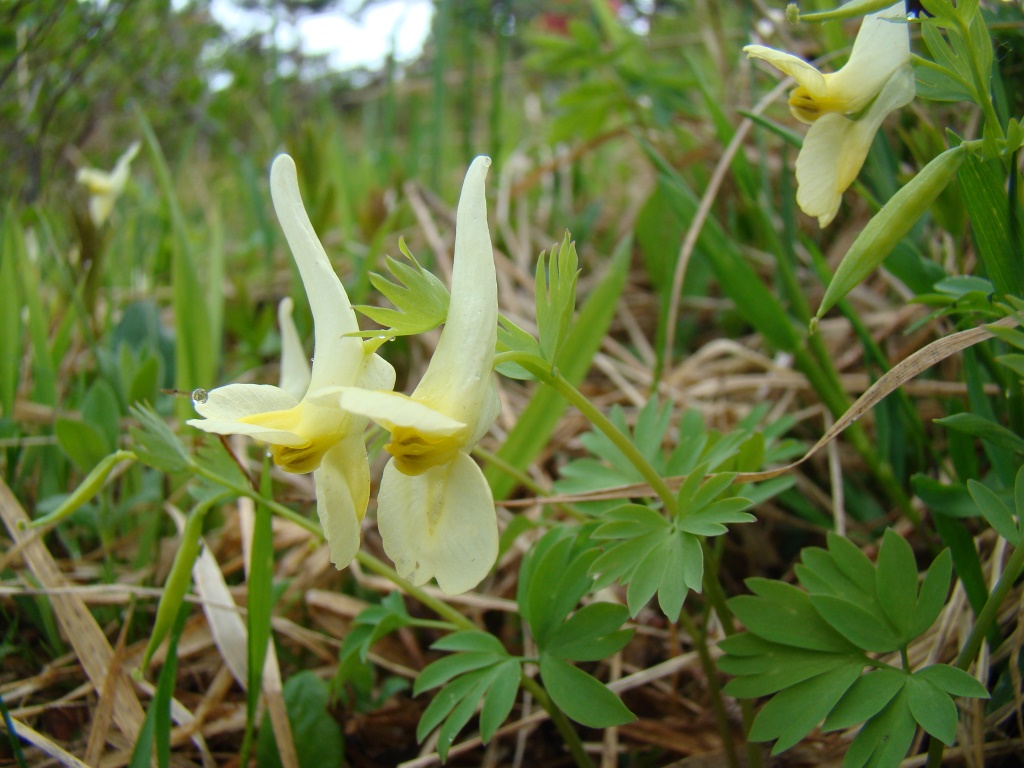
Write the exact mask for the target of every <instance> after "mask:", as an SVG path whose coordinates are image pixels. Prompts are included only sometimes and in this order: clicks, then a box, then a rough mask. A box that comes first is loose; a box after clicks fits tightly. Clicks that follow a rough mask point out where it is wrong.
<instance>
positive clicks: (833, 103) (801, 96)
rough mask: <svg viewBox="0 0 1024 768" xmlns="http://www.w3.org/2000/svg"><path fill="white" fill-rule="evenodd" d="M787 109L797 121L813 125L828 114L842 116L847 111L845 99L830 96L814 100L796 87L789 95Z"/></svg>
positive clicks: (806, 92)
mask: <svg viewBox="0 0 1024 768" xmlns="http://www.w3.org/2000/svg"><path fill="white" fill-rule="evenodd" d="M789 108H790V110H791V111H792V112H793V116H794V117H796V119H797V120H800V121H802V122H804V123H813V122H814V121H815V120H817V119H818V118H819V117H821V116H822V115H824V114H826V113H828V112H839V113H840V114H844V113H845V112H846V111H847V104H846V100H845V99H837V98H835V97H830V96H824V97H822V98H818V99H816V98H814V97H813V96H812V95H811V94H810V93H809V92H808V90H807V89H806V88H804V87H803V86H802V85H798V86H797V87H796V88H794V89H793V91H792V93H790V94H789Z"/></svg>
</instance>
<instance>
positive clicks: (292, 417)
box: [239, 403, 343, 475]
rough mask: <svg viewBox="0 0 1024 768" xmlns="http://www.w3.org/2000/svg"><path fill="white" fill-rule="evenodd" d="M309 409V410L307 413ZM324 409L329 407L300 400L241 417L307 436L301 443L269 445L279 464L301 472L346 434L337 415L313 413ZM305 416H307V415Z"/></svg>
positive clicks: (282, 467)
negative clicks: (290, 405) (332, 416)
mask: <svg viewBox="0 0 1024 768" xmlns="http://www.w3.org/2000/svg"><path fill="white" fill-rule="evenodd" d="M307 409H308V412H306V413H304V411H307ZM324 410H326V409H323V408H315V407H313V406H306V405H305V404H304V403H299V404H298V405H296V406H295V407H294V408H288V409H287V410H284V411H267V412H266V413H254V414H253V415H252V416H245V417H244V418H241V419H239V421H241V422H244V423H246V424H255V425H257V426H260V427H266V428H267V429H281V430H285V431H287V432H293V433H295V434H297V435H300V436H301V437H305V438H307V440H306V442H304V443H302V444H301V445H274V444H271V446H270V455H271V457H272V458H273V459H274V463H275V464H277V466H279V467H280V468H281V469H283V470H284V471H285V472H292V473H294V474H297V475H301V474H305V473H306V472H312V471H313V470H314V469H316V468H317V467H319V466H320V462H321V460H322V459H323V457H324V454H325V453H327V451H328V450H330V449H331V448H332V447H333V446H334V444H335V443H337V442H338V440H339V439H340V438H341V437H342V436H343V434H342V433H343V430H342V429H341V426H342V425H341V424H340V423H338V419H337V418H330V415H328V414H321V413H314V411H316V412H319V411H324ZM303 416H305V417H306V418H305V419H304V418H303ZM310 427H312V429H310Z"/></svg>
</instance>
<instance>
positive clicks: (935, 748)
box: [926, 546, 1024, 768]
mask: <svg viewBox="0 0 1024 768" xmlns="http://www.w3.org/2000/svg"><path fill="white" fill-rule="evenodd" d="M1022 569H1024V546H1018V547H1017V548H1016V549H1014V550H1013V554H1012V555H1010V559H1009V560H1008V561H1007V562H1006V567H1005V568H1004V569H1003V575H1002V576H1000V577H999V581H998V582H996V586H995V588H994V589H993V590H992V594H990V595H989V596H988V600H986V601H985V607H984V608H982V609H981V613H979V614H978V618H977V620H976V621H975V622H974V626H973V627H971V632H970V634H969V635H968V636H967V640H966V641H965V642H964V645H963V648H961V649H960V653H959V655H958V656H957V657H956V664H955V666H957V667H959V668H960V669H962V670H964V671H965V672H966V671H967V670H968V669H969V668H970V666H971V664H973V663H974V660H975V658H977V656H978V652H979V651H980V650H981V644H982V643H983V642H985V635H987V634H988V630H989V627H990V626H992V624H993V623H994V622H995V621H996V619H997V618H998V615H999V608H1000V606H1002V604H1003V600H1005V599H1006V595H1007V594H1008V593H1009V592H1010V589H1011V588H1012V587H1013V584H1014V582H1015V581H1017V578H1018V577H1019V576H1020V573H1021V570H1022ZM945 748H946V747H945V745H944V744H943V743H942V742H941V741H939V740H938V739H936V738H933V739H932V740H931V743H930V744H929V746H928V763H927V765H926V768H938V767H939V766H940V765H941V764H942V753H943V751H944V750H945Z"/></svg>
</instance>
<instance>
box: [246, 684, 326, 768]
mask: <svg viewBox="0 0 1024 768" xmlns="http://www.w3.org/2000/svg"><path fill="white" fill-rule="evenodd" d="M283 693H284V704H285V709H286V710H287V712H288V722H289V723H290V724H291V730H292V742H293V743H294V745H295V753H296V755H297V756H298V758H299V765H300V766H301V768H321V767H322V768H340V766H342V765H344V764H345V742H344V739H343V737H342V732H341V726H340V724H339V723H338V721H337V720H336V719H335V718H334V717H332V716H331V713H330V711H329V706H330V691H329V690H328V688H327V684H326V683H325V682H324V681H323V680H321V679H320V678H319V677H317V675H316V673H314V672H311V671H308V670H306V671H302V672H299V673H297V674H295V675H293V676H292V677H290V678H289V679H288V681H287V682H286V683H285V684H284V691H283ZM256 763H257V765H259V766H260V768H280V766H281V765H282V763H281V756H280V754H279V752H278V747H277V740H276V738H275V735H274V729H273V728H271V726H270V716H269V715H264V717H263V725H262V726H261V727H260V731H259V736H258V737H257V740H256Z"/></svg>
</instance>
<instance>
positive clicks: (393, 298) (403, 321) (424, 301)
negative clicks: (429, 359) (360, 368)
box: [353, 240, 449, 336]
mask: <svg viewBox="0 0 1024 768" xmlns="http://www.w3.org/2000/svg"><path fill="white" fill-rule="evenodd" d="M398 247H399V249H400V250H401V251H402V253H403V254H404V255H405V257H406V258H407V259H408V260H409V261H410V262H412V263H411V264H406V263H404V262H402V261H399V260H398V259H394V258H392V257H391V256H387V257H385V261H386V263H387V265H388V271H389V272H391V274H392V275H393V276H394V277H395V279H396V280H397V281H398V282H397V283H396V282H392V281H391V280H388V279H387V278H386V277H384V276H383V275H379V274H377V273H371V274H370V282H371V283H372V284H373V287H374V288H376V289H377V290H378V291H380V292H381V294H382V295H383V296H384V297H385V298H386V299H387V300H388V301H390V302H391V303H392V304H394V305H395V309H387V308H385V307H374V306H368V305H358V306H354V307H353V309H355V310H356V311H357V312H360V313H361V314H364V315H366V316H367V317H368V318H370V319H371V320H373V321H374V322H376V323H379V324H380V325H382V326H384V328H385V329H386V330H384V331H379V330H368V331H360V332H359V333H358V335H360V336H379V335H381V334H386V335H388V336H411V335H413V334H417V333H425V332H427V331H429V330H432V329H433V328H436V327H437V326H439V325H440V324H441V323H443V322H444V320H445V317H447V315H448V300H449V295H448V289H447V288H445V287H444V283H442V282H441V281H440V280H439V279H438V278H437V277H435V276H434V275H433V274H432V273H431V272H430V271H428V270H426V269H424V268H423V267H421V266H420V263H419V262H418V261H416V258H415V257H414V256H413V255H412V254H411V253H410V252H409V249H408V248H407V247H406V245H405V241H404V240H399V241H398Z"/></svg>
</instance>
